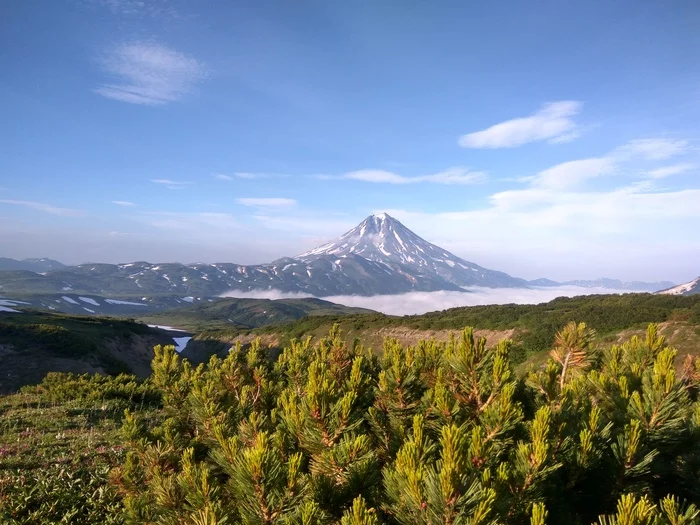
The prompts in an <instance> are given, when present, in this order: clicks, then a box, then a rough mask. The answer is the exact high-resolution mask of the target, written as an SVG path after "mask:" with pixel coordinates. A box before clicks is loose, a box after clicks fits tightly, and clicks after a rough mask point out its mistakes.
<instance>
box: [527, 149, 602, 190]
mask: <svg viewBox="0 0 700 525" xmlns="http://www.w3.org/2000/svg"><path fill="white" fill-rule="evenodd" d="M615 169H616V166H615V163H614V162H613V160H612V159H610V158H608V157H597V158H596V157H594V158H590V159H580V160H572V161H569V162H563V163H561V164H557V165H556V166H552V167H551V168H548V169H546V170H544V171H541V172H540V173H538V174H537V175H536V176H535V177H534V178H533V179H532V181H531V183H532V185H533V186H538V187H546V188H569V187H572V186H576V185H578V184H579V183H580V182H583V181H584V180H587V179H591V178H594V177H600V176H601V175H609V174H610V173H613V172H614V171H615Z"/></svg>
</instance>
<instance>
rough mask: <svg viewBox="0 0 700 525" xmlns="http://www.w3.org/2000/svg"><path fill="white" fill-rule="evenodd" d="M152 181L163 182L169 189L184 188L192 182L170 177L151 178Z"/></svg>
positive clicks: (154, 182)
mask: <svg viewBox="0 0 700 525" xmlns="http://www.w3.org/2000/svg"><path fill="white" fill-rule="evenodd" d="M151 182H152V183H153V184H161V185H163V186H165V187H166V188H168V189H169V190H182V189H185V187H186V186H189V185H190V184H192V182H189V181H181V180H170V179H151Z"/></svg>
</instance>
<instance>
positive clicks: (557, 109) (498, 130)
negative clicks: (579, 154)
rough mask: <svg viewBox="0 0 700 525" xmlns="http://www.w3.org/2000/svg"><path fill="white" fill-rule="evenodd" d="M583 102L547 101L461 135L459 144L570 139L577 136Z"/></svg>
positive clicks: (485, 146)
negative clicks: (576, 119) (522, 113)
mask: <svg viewBox="0 0 700 525" xmlns="http://www.w3.org/2000/svg"><path fill="white" fill-rule="evenodd" d="M581 105H582V104H581V103H580V102H577V101H574V100H564V101H560V102H552V103H550V104H545V105H544V106H543V107H542V109H540V110H539V111H538V112H536V113H534V114H532V115H530V116H527V117H520V118H514V119H511V120H506V121H505V122H501V123H499V124H495V125H493V126H491V127H489V128H486V129H484V130H481V131H475V132H473V133H468V134H466V135H462V136H461V137H460V138H459V145H460V146H462V147H463V148H478V149H494V148H514V147H516V146H522V145H523V144H528V143H530V142H541V141H544V140H546V141H549V142H551V143H561V142H569V141H571V140H574V139H575V138H577V137H578V131H577V125H576V123H575V122H574V120H573V117H575V116H576V115H577V114H578V112H579V110H580V109H581Z"/></svg>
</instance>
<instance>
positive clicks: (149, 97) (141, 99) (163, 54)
mask: <svg viewBox="0 0 700 525" xmlns="http://www.w3.org/2000/svg"><path fill="white" fill-rule="evenodd" d="M99 63H100V65H101V66H102V69H103V70H104V72H105V73H106V74H107V75H109V76H110V77H112V78H113V79H114V80H113V81H112V82H110V83H105V84H101V85H100V86H98V87H97V88H95V89H94V91H95V93H97V94H99V95H102V96H103V97H106V98H110V99H113V100H119V101H121V102H128V103H130V104H142V105H148V106H160V105H164V104H169V103H171V102H176V101H179V100H182V98H183V97H184V96H185V95H188V94H189V93H191V92H192V91H193V90H194V87H195V85H196V84H197V83H198V82H199V81H201V80H202V79H203V78H205V77H206V68H205V66H204V64H202V63H200V62H199V61H197V60H196V59H195V58H192V57H190V56H188V55H185V54H184V53H181V52H179V51H175V50H174V49H171V48H169V47H167V46H165V45H162V44H157V43H154V42H129V43H125V44H121V45H119V46H117V47H115V48H114V49H112V50H111V51H110V52H108V53H107V54H106V55H104V56H103V57H101V58H100V60H99Z"/></svg>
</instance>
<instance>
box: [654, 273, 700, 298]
mask: <svg viewBox="0 0 700 525" xmlns="http://www.w3.org/2000/svg"><path fill="white" fill-rule="evenodd" d="M659 293H660V294H664V295H695V294H700V277H698V278H697V279H695V280H694V281H690V282H689V283H685V284H680V285H678V286H674V287H673V288H669V289H668V290H663V291H661V292H659Z"/></svg>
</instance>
